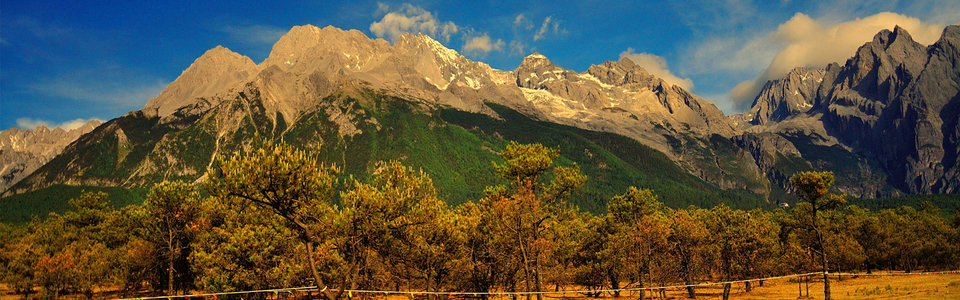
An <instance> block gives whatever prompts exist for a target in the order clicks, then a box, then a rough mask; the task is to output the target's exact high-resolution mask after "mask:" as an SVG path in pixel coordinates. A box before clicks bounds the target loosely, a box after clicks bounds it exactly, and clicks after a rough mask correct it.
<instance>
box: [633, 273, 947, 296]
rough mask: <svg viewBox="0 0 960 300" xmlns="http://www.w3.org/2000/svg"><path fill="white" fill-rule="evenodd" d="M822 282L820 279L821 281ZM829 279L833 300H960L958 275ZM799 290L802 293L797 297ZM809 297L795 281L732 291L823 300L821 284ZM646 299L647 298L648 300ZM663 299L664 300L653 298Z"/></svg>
mask: <svg viewBox="0 0 960 300" xmlns="http://www.w3.org/2000/svg"><path fill="white" fill-rule="evenodd" d="M821 278H822V277H821ZM836 279H837V278H836V277H835V276H831V281H830V287H831V290H832V296H833V299H838V300H843V299H918V300H926V299H930V300H933V299H937V300H940V299H960V274H947V275H904V276H869V277H867V276H863V277H859V278H847V277H845V278H843V280H842V281H837V280H836ZM799 289H802V290H803V297H802V298H801V297H800V291H799ZM809 289H810V296H809V297H808V296H807V286H806V285H805V284H800V285H798V283H797V282H796V281H795V279H783V280H776V281H767V282H765V283H764V286H762V287H756V286H754V289H753V291H751V292H749V293H747V292H745V291H744V286H743V285H742V284H739V285H734V286H733V288H732V289H731V297H730V298H731V299H737V300H746V299H823V281H822V279H821V280H819V281H814V280H813V279H812V280H811V281H810V283H809ZM722 293H723V288H722V286H719V285H718V286H709V287H701V288H699V289H698V290H697V299H722ZM622 296H629V297H621V299H623V300H626V299H637V296H638V295H636V294H635V293H634V294H632V295H622ZM648 299H649V298H648ZM654 299H663V298H654ZM666 299H688V298H687V297H686V292H685V291H679V290H678V291H667V298H666Z"/></svg>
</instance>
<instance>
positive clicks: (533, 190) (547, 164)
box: [481, 142, 586, 300]
mask: <svg viewBox="0 0 960 300" xmlns="http://www.w3.org/2000/svg"><path fill="white" fill-rule="evenodd" d="M559 155H560V150H559V149H556V148H548V147H544V146H543V145H541V144H519V143H516V142H511V143H510V144H509V145H507V147H506V149H504V150H503V151H501V152H500V156H501V157H502V158H503V160H504V164H502V165H501V164H497V163H494V169H496V171H497V175H499V176H500V177H502V178H504V179H507V180H509V181H510V183H511V185H510V186H509V187H507V186H496V187H490V188H488V189H487V191H486V200H483V201H481V203H486V204H488V205H492V209H491V210H490V211H491V212H492V213H494V215H495V216H496V217H495V218H494V221H496V226H497V231H498V232H499V233H500V234H502V235H503V238H504V239H506V240H508V241H510V242H509V243H510V244H512V245H513V246H514V247H515V248H516V250H517V251H518V252H517V253H516V254H517V255H518V256H517V261H516V262H517V263H519V264H520V269H521V270H522V272H523V279H524V280H523V282H524V283H525V285H526V290H527V291H530V292H534V291H535V292H540V291H543V283H544V280H543V271H544V267H545V266H546V265H548V264H550V263H551V262H550V259H551V258H550V257H548V254H549V253H550V251H551V249H553V248H555V247H556V241H555V240H552V239H551V238H550V237H551V236H555V235H551V234H548V232H547V231H549V230H553V229H554V228H556V227H557V226H554V225H555V223H556V222H558V218H557V216H558V213H557V212H558V210H562V209H569V207H568V204H566V203H565V202H563V199H564V198H565V197H567V196H569V195H570V194H571V193H573V191H574V190H575V189H577V188H579V187H581V186H583V183H584V182H585V181H586V176H584V175H582V174H581V173H580V168H579V167H578V166H577V165H576V164H574V165H573V166H570V167H563V166H554V161H555V159H556V158H557V156H559ZM547 174H552V175H553V180H551V181H549V182H544V180H542V179H545V175H547ZM529 297H530V296H529V295H528V298H529ZM537 299H538V300H542V299H543V295H542V294H537Z"/></svg>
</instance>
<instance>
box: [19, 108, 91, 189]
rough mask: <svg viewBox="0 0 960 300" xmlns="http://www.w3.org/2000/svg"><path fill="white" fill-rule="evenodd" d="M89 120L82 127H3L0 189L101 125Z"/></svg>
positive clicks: (27, 173)
mask: <svg viewBox="0 0 960 300" xmlns="http://www.w3.org/2000/svg"><path fill="white" fill-rule="evenodd" d="M100 123H101V122H100V121H99V120H90V121H88V122H87V123H86V124H84V125H83V126H80V127H79V128H74V129H70V130H63V129H61V128H60V127H57V128H54V129H53V130H50V129H48V128H47V127H45V126H39V127H37V128H36V129H34V130H21V129H17V128H16V127H14V128H10V129H7V130H4V131H0V192H2V191H6V190H7V189H8V188H10V187H11V186H13V185H14V184H16V183H17V182H19V181H20V180H21V179H23V178H24V177H26V176H27V175H30V173H33V171H36V170H37V169H38V168H40V166H42V165H43V164H46V163H47V162H49V161H50V160H51V159H53V158H54V157H56V156H57V155H59V154H60V153H61V152H63V148H65V147H66V146H67V145H69V144H70V143H72V142H73V141H75V140H76V139H77V138H79V137H80V136H81V135H83V134H86V133H88V132H90V131H92V130H93V129H94V128H96V127H97V126H99V125H100Z"/></svg>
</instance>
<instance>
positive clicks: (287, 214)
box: [206, 142, 343, 300]
mask: <svg viewBox="0 0 960 300" xmlns="http://www.w3.org/2000/svg"><path fill="white" fill-rule="evenodd" d="M339 174H340V169H339V168H338V167H337V166H335V165H328V164H325V163H323V162H320V161H318V159H317V158H316V156H314V155H311V154H309V153H307V152H306V151H302V150H297V149H294V148H293V147H292V146H290V145H287V144H285V143H279V144H274V143H271V142H265V143H263V144H262V145H260V147H258V148H254V149H251V150H248V151H242V152H237V153H236V154H235V155H234V156H233V157H231V158H230V159H228V160H217V162H216V163H215V164H214V167H212V168H211V169H210V170H209V171H208V177H207V180H206V187H207V190H208V191H209V192H210V194H211V195H213V196H214V197H221V198H236V199H239V200H243V202H244V203H246V204H252V205H257V206H260V207H263V208H265V209H268V210H270V211H272V212H273V213H275V214H277V215H279V216H280V217H282V218H283V219H284V222H283V224H284V226H287V227H288V228H289V229H290V230H292V231H294V232H295V233H296V234H297V237H298V239H299V240H300V242H302V243H304V244H305V245H306V249H307V255H306V256H305V259H306V260H307V262H306V265H308V266H310V273H311V274H312V275H313V278H314V281H315V283H316V284H317V286H319V287H321V288H325V287H327V284H326V283H325V281H324V280H323V278H322V277H321V276H320V273H319V271H318V270H317V263H316V257H317V256H316V255H315V253H314V248H315V246H317V245H318V244H323V243H324V240H325V239H326V238H327V236H326V233H327V232H328V231H329V227H330V226H331V224H332V223H331V222H332V221H333V220H332V219H333V217H334V216H335V215H336V213H335V212H334V207H333V205H332V204H331V200H332V199H333V196H334V193H335V192H336V187H337V184H338V179H337V175H339ZM342 293H343V292H342V290H341V291H340V292H338V293H335V292H333V291H332V290H330V289H325V290H324V292H323V293H322V295H323V296H324V297H325V298H326V299H328V300H335V299H338V298H339V297H340V296H341V295H342Z"/></svg>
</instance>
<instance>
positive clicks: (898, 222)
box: [0, 142, 960, 300]
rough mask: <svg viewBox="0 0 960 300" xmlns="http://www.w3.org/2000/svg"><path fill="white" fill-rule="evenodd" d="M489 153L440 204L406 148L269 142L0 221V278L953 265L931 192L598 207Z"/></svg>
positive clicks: (65, 290)
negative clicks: (910, 198)
mask: <svg viewBox="0 0 960 300" xmlns="http://www.w3.org/2000/svg"><path fill="white" fill-rule="evenodd" d="M497 154H498V155H499V157H500V158H501V159H502V160H498V161H497V162H492V163H491V164H490V168H491V170H492V171H493V172H495V173H496V175H497V176H498V177H499V178H500V179H501V181H500V184H495V185H491V186H487V187H486V188H485V189H484V190H483V191H482V193H480V192H477V194H478V195H482V196H481V197H478V198H479V199H472V200H470V201H466V202H465V203H462V204H459V205H456V206H450V205H448V204H447V202H446V201H444V200H445V199H441V197H439V196H438V193H437V190H436V188H435V187H434V181H433V180H434V179H432V178H430V176H428V175H427V174H426V173H425V172H424V171H422V170H420V169H417V168H414V167H411V166H405V165H403V164H402V163H400V162H397V161H386V162H380V163H378V164H377V167H376V168H375V170H374V171H373V172H372V174H370V176H366V177H364V178H361V179H354V178H353V177H349V176H348V177H344V176H342V174H343V173H342V170H341V168H340V166H338V165H336V164H332V163H329V162H326V161H323V159H321V157H322V155H321V154H319V153H316V152H315V151H310V150H300V149H297V148H295V147H293V146H290V145H287V144H285V143H282V142H281V143H271V142H265V143H262V144H261V145H260V146H259V147H255V148H254V149H250V150H246V151H239V152H237V153H236V154H235V155H234V156H232V157H230V158H227V159H220V160H218V161H216V162H215V163H214V164H213V165H212V167H211V168H210V170H208V175H207V176H206V177H205V178H204V179H203V180H201V181H198V182H199V183H197V184H193V183H186V182H180V181H172V182H170V181H165V182H162V183H159V184H156V185H155V186H153V187H152V188H151V189H150V190H149V191H147V192H146V194H145V197H144V200H143V203H142V204H141V205H135V204H132V205H127V206H123V207H120V206H116V205H111V201H110V199H111V198H112V197H114V195H112V194H108V193H107V192H112V190H105V191H104V190H100V191H86V192H83V193H82V194H80V196H78V197H75V198H73V199H70V201H69V205H70V209H69V210H68V211H66V212H64V213H62V214H58V213H51V214H50V215H49V216H47V217H46V218H43V219H41V218H37V217H34V218H33V219H32V221H30V222H27V223H25V224H3V223H0V245H2V249H0V266H2V268H0V282H2V283H3V284H5V285H6V286H7V287H8V288H10V289H12V290H13V291H14V292H15V293H17V294H20V295H22V296H23V297H24V298H34V299H56V298H59V297H61V296H63V295H65V294H71V295H83V296H84V297H85V298H126V297H141V296H156V295H177V294H180V295H183V294H188V293H191V292H194V291H204V292H230V291H245V290H256V289H265V288H280V287H299V286H317V287H319V288H320V290H321V291H320V292H318V295H317V296H318V297H320V298H321V299H326V300H337V299H344V298H348V297H349V298H352V297H353V296H354V295H352V294H345V293H344V290H345V289H353V290H356V289H364V290H380V291H437V292H443V291H461V292H490V291H505V292H511V291H518V292H519V291H551V290H557V289H562V288H564V287H569V286H578V287H585V288H588V289H599V288H613V289H618V288H623V287H641V288H642V287H645V286H666V285H671V284H694V283H701V282H717V281H731V280H741V279H753V278H764V277H770V276H778V275H786V274H797V273H805V272H818V271H829V272H847V271H864V272H870V271H873V270H904V271H907V272H915V271H932V270H954V269H957V268H958V267H960V214H954V215H953V216H951V217H945V216H944V215H943V214H942V213H941V211H940V210H939V208H937V206H936V205H934V204H933V203H932V202H922V203H920V204H919V205H918V207H919V208H914V207H910V206H903V207H898V208H884V209H880V210H877V209H873V210H871V209H868V208H863V207H859V206H856V205H850V204H848V203H847V199H846V197H845V195H842V194H836V193H834V192H833V190H831V186H832V185H833V183H834V176H833V174H832V173H830V172H815V171H811V172H800V173H797V174H794V175H793V176H792V177H791V179H790V183H791V185H792V186H793V188H794V192H793V193H794V194H795V195H796V197H798V199H799V201H798V205H796V206H794V207H790V208H787V209H775V210H762V209H753V210H741V209H734V208H731V207H730V206H728V205H726V204H720V205H716V206H713V207H710V208H703V207H696V206H689V207H686V208H679V209H677V208H670V207H668V206H666V205H664V204H663V203H662V202H661V201H660V200H659V199H658V195H657V190H656V189H650V187H630V188H628V189H626V190H624V191H622V194H620V195H617V196H614V197H612V198H611V199H609V201H607V204H606V209H605V212H603V213H593V212H589V211H583V210H580V209H579V208H578V207H577V206H575V205H573V204H571V203H570V202H568V199H569V198H570V197H571V196H572V195H576V194H577V193H580V192H582V191H581V189H582V187H584V186H585V184H586V183H588V182H589V181H590V180H594V179H591V178H588V177H587V176H585V175H583V173H581V171H580V167H579V166H577V165H576V164H559V163H558V161H557V158H558V157H559V155H560V149H559V148H550V147H545V146H543V145H541V144H536V143H534V144H520V143H515V142H514V143H510V144H508V145H506V146H505V147H504V148H503V150H502V151H500V152H498V153H497ZM121 196H123V197H125V199H126V198H131V196H130V195H121ZM691 202H699V201H691ZM824 280H825V281H826V282H827V285H826V287H825V291H824V292H825V293H826V295H827V297H826V298H830V296H829V277H827V276H824ZM746 288H747V291H749V290H750V284H749V283H748V284H747V285H746ZM729 291H730V285H729V284H727V285H726V286H725V287H724V297H726V296H727V295H728V294H729ZM687 292H688V293H689V295H690V296H691V297H695V296H696V289H695V288H692V287H691V288H688V290H687ZM640 295H641V299H643V297H644V293H640ZM358 296H362V297H368V296H367V295H358ZM590 296H594V297H598V296H600V295H599V293H597V294H594V295H590ZM484 297H485V296H484ZM527 297H528V299H530V298H532V297H536V298H538V300H540V299H542V297H543V295H542V294H537V295H529V296H527Z"/></svg>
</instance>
